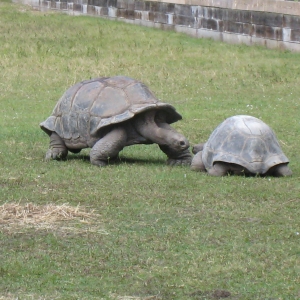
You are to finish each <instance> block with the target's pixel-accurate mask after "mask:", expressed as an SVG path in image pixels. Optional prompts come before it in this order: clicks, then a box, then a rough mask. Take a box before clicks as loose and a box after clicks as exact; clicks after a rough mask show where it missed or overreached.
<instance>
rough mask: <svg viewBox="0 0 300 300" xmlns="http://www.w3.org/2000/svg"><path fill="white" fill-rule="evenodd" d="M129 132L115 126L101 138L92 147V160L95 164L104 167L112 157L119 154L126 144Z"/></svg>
mask: <svg viewBox="0 0 300 300" xmlns="http://www.w3.org/2000/svg"><path fill="white" fill-rule="evenodd" d="M126 140H127V133H126V130H125V129H124V128H122V127H115V128H113V129H112V130H111V131H109V132H108V133H107V134H106V135H105V136H104V137H103V138H102V139H100V140H99V141H98V142H97V143H96V144H95V145H94V146H93V148H92V149H91V153H90V160H91V163H92V164H93V165H96V166H98V167H104V166H106V165H107V164H108V160H109V159H110V158H115V157H117V156H118V154H119V152H120V151H121V150H122V149H123V148H124V146H125V145H126Z"/></svg>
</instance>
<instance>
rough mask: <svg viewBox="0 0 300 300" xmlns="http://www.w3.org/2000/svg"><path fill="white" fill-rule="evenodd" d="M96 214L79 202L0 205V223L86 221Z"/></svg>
mask: <svg viewBox="0 0 300 300" xmlns="http://www.w3.org/2000/svg"><path fill="white" fill-rule="evenodd" d="M97 216H98V215H97V214H95V212H94V211H90V212H87V211H86V209H85V208H84V207H81V206H80V205H79V204H78V205H77V206H76V207H73V206H70V205H68V204H66V203H65V204H62V205H55V204H51V203H50V204H46V205H36V204H34V203H26V204H20V203H5V204H3V205H1V206H0V225H2V224H5V225H6V224H8V225H11V224H19V225H26V224H28V225H35V224H41V223H46V224H52V223H55V222H58V221H70V220H74V219H77V220H80V221H81V222H88V221H89V220H93V219H95V218H96V217H97Z"/></svg>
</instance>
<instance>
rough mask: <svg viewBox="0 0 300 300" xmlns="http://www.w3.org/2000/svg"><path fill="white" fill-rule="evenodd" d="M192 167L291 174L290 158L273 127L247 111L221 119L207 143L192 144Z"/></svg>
mask: <svg viewBox="0 0 300 300" xmlns="http://www.w3.org/2000/svg"><path fill="white" fill-rule="evenodd" d="M193 153H194V154H195V156H194V158H193V160H192V163H191V169H192V170H195V171H207V172H208V174H209V175H213V176H224V175H226V174H230V173H232V174H237V175H242V174H245V175H266V176H268V175H271V176H289V175H292V171H291V170H290V168H289V167H288V163H289V160H288V158H287V157H286V156H285V155H284V153H283V152H282V150H281V148H280V146H279V143H278V141H277V139H276V136H275V134H274V132H273V131H272V129H271V128H270V127H269V126H268V125H267V124H265V123H264V122H262V121H261V120H259V119H257V118H255V117H252V116H246V115H238V116H233V117H230V118H228V119H226V120H225V121H224V122H223V123H221V124H220V125H219V126H218V127H217V128H216V129H215V130H214V131H213V133H212V134H211V135H210V137H209V139H208V141H207V142H206V143H205V144H198V145H195V146H194V147H193Z"/></svg>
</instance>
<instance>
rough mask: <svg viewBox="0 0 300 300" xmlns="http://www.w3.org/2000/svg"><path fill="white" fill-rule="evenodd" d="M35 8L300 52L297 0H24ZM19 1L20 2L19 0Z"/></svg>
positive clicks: (299, 20)
mask: <svg viewBox="0 0 300 300" xmlns="http://www.w3.org/2000/svg"><path fill="white" fill-rule="evenodd" d="M24 1H27V2H28V1H30V3H29V4H31V5H33V6H37V7H39V9H55V10H61V11H65V12H67V13H69V14H75V15H76V14H87V15H94V16H100V17H106V18H110V19H115V20H122V21H125V22H128V23H132V24H137V25H142V26H150V27H156V28H161V29H165V30H175V31H177V32H183V33H186V34H189V35H191V36H193V37H197V38H212V39H214V40H219V41H224V42H228V43H244V44H247V45H253V44H258V45H264V46H266V47H268V48H279V49H287V50H292V51H300V3H298V2H290V1H276V0H244V1H241V0H239V1H237V0H173V1H172V2H167V1H168V0H167V1H163V2H162V1H142V0H61V1H55V0H50V1H48V0H24ZM24 1H23V2H24Z"/></svg>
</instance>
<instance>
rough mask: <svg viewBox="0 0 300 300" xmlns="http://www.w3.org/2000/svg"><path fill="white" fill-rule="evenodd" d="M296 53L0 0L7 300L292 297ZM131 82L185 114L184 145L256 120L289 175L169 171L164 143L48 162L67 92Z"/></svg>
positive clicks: (298, 91) (298, 129)
mask: <svg viewBox="0 0 300 300" xmlns="http://www.w3.org/2000/svg"><path fill="white" fill-rule="evenodd" d="M299 61H300V53H291V52H285V51H275V50H267V49H264V48H261V47H246V46H244V45H228V44H223V43H219V42H214V41H212V40H205V39H195V38H190V37H188V36H185V35H182V34H177V33H174V32H170V31H159V30H155V29H152V28H146V27H138V26H132V25H129V24H126V23H122V22H114V21H109V20H106V19H101V18H93V17H85V16H77V17H71V16H68V15H64V14H60V13H54V12H38V11H33V10H31V9H30V7H27V6H22V5H16V4H12V3H9V2H8V1H5V2H0V104H1V105H0V144H1V148H0V299H5V300H8V299H22V300H23V299H108V300H109V299H113V300H127V299H134V300H146V299H147V300H149V299H164V300H173V299H174V300H177V299H178V300H182V299H183V300H185V299H191V300H200V299H201V300H202V299H203V300H204V299H221V298H226V299H240V300H247V299H249V300H254V299H259V300H267V299H268V300H271V299H272V300H275V299H276V300H279V299H282V300H286V299H300V218H299V207H300V196H299V195H300V180H299V179H300V154H299V145H300V142H299V139H300V96H299V95H300V64H299ZM114 75H126V76H130V77H133V78H136V79H139V80H141V81H142V82H144V83H145V84H146V85H147V86H149V88H150V89H151V90H152V91H153V92H154V93H155V94H156V96H157V97H158V98H159V99H161V100H162V101H164V102H168V103H171V104H173V105H174V106H175V107H176V109H177V110H178V111H179V112H180V113H181V114H182V115H183V120H182V121H180V122H177V123H175V124H174V127H175V128H176V129H177V130H178V131H179V132H181V133H183V134H184V135H185V136H186V137H187V138H188V139H189V140H190V143H191V145H194V144H196V143H199V142H203V141H205V140H207V139H208V137H209V135H210V133H211V132H212V131H213V130H214V128H215V127H216V126H217V125H218V124H219V123H220V122H222V121H223V120H224V119H225V118H227V117H230V116H232V115H237V114H248V115H253V116H255V117H258V118H260V119H262V120H263V121H264V122H265V123H267V124H268V125H269V126H270V127H272V128H273V130H274V131H275V133H276V135H277V137H278V140H279V141H280V145H281V147H282V149H283V151H284V153H285V154H286V156H287V157H288V158H289V159H290V165H289V166H290V167H291V169H292V171H293V176H292V177H290V178H273V177H266V178H259V177H238V176H227V177H222V178H214V177H210V176H207V175H206V174H202V173H197V172H192V171H190V169H189V168H188V167H174V168H172V167H169V166H167V165H166V164H165V161H166V156H165V155H164V153H163V152H161V151H160V150H159V148H158V146H157V145H137V146H132V147H127V148H125V149H124V150H123V151H122V153H121V162H120V163H118V164H114V165H109V166H108V167H106V168H98V167H95V166H92V165H91V164H90V162H89V150H88V149H86V150H84V151H82V152H81V153H80V154H78V155H75V154H71V155H69V156H68V160H67V161H63V162H59V161H51V162H46V161H44V156H45V153H46V151H47V148H48V143H49V139H48V136H47V135H46V134H45V133H44V132H43V131H42V130H41V129H40V128H39V123H40V122H42V121H44V120H45V119H46V118H47V117H48V116H49V115H50V114H51V112H52V109H53V108H54V106H55V104H56V102H57V101H58V99H59V98H60V97H61V95H62V94H63V93H64V91H65V90H66V89H67V88H68V87H70V86H71V85H73V84H75V83H76V82H78V81H82V80H84V79H89V78H94V77H101V76H114Z"/></svg>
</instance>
